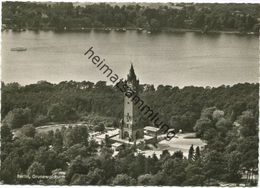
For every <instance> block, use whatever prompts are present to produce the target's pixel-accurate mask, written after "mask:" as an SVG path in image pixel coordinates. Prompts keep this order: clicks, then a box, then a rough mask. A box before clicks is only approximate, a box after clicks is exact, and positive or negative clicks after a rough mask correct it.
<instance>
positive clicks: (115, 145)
mask: <svg viewBox="0 0 260 188" xmlns="http://www.w3.org/2000/svg"><path fill="white" fill-rule="evenodd" d="M122 145H123V144H122V143H118V142H115V143H114V144H111V146H112V147H119V146H122Z"/></svg>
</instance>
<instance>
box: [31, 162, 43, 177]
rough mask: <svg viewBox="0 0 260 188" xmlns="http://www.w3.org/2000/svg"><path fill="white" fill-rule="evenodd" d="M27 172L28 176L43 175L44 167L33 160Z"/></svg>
mask: <svg viewBox="0 0 260 188" xmlns="http://www.w3.org/2000/svg"><path fill="white" fill-rule="evenodd" d="M27 173H28V175H29V176H33V175H44V174H45V169H44V166H43V165H41V164H40V163H39V162H33V163H32V164H31V166H30V167H29V168H28V171H27Z"/></svg>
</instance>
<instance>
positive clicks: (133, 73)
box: [127, 62, 136, 81]
mask: <svg viewBox="0 0 260 188" xmlns="http://www.w3.org/2000/svg"><path fill="white" fill-rule="evenodd" d="M127 80H129V81H133V80H136V75H135V70H134V66H133V63H132V62H131V67H130V71H129V74H128V75H127Z"/></svg>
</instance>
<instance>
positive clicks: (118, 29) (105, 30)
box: [1, 27, 258, 36]
mask: <svg viewBox="0 0 260 188" xmlns="http://www.w3.org/2000/svg"><path fill="white" fill-rule="evenodd" d="M5 31H7V32H8V31H12V32H25V31H35V32H38V31H53V32H57V33H65V32H68V33H69V32H80V33H82V32H83V33H89V32H92V31H94V32H103V33H110V32H111V31H114V32H119V33H124V32H126V31H136V32H138V33H140V34H141V33H147V34H158V33H187V32H193V33H201V34H238V35H256V36H258V33H255V32H240V31H236V30H228V29H227V30H209V31H207V32H203V31H202V29H197V28H189V29H187V28H178V29H177V28H161V29H160V30H156V31H151V30H147V29H144V28H138V27H101V28H95V27H91V28H88V27H86V28H83V27H82V28H66V27H64V29H61V30H57V29H55V28H54V27H45V28H40V29H37V28H30V27H29V28H22V29H16V28H4V29H2V30H1V32H5Z"/></svg>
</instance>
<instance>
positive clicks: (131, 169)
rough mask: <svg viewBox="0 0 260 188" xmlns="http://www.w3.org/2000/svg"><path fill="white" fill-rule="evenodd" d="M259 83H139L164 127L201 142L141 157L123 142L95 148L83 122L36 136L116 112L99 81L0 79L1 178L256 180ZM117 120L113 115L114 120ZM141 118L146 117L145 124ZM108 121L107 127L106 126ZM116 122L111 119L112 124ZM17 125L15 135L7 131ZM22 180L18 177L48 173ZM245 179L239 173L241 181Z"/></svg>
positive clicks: (119, 103)
mask: <svg viewBox="0 0 260 188" xmlns="http://www.w3.org/2000/svg"><path fill="white" fill-rule="evenodd" d="M258 88H259V85H258V84H249V83H244V84H236V85H234V86H220V87H216V88H210V87H206V88H203V87H193V86H190V87H184V88H182V89H180V88H178V87H171V86H163V85H159V86H158V87H157V88H156V89H155V88H154V86H153V85H141V86H140V88H139V89H140V95H141V96H142V97H143V98H144V99H145V100H147V102H148V103H149V104H150V105H151V106H154V107H155V108H157V109H158V110H160V114H161V115H162V116H163V118H165V120H168V121H169V122H171V126H173V127H175V128H182V129H183V130H184V131H192V130H194V131H195V132H196V134H197V136H198V137H200V138H201V139H203V140H204V141H205V142H206V143H207V145H206V147H205V148H204V149H203V150H200V148H193V146H191V147H190V150H189V156H188V158H186V157H184V156H183V153H182V152H181V151H177V152H175V153H174V154H172V155H171V154H170V153H169V152H168V151H167V150H164V151H163V152H162V154H161V156H160V158H158V157H157V156H156V155H153V156H152V157H145V156H144V155H143V154H140V153H139V154H136V152H135V151H136V147H134V146H133V147H128V146H125V147H124V148H123V149H121V150H120V151H119V153H118V155H116V156H113V150H112V149H111V148H110V143H109V141H108V140H105V141H104V142H103V143H102V144H101V145H98V144H97V143H96V142H95V141H94V140H92V139H91V138H90V137H89V130H88V127H86V126H78V127H68V128H65V127H63V128H62V129H60V130H56V131H55V132H54V131H49V132H47V133H40V132H37V131H36V130H35V127H37V126H41V125H43V124H45V123H47V122H49V121H53V122H72V121H80V120H81V121H82V120H84V117H86V116H87V115H88V114H99V115H100V116H104V117H105V116H112V117H115V119H119V118H120V117H121V116H122V109H123V96H122V93H121V92H120V91H118V89H117V87H112V86H107V85H106V82H104V81H99V82H97V83H95V84H94V83H92V82H86V81H83V82H75V81H69V82H67V81H64V82H60V83H59V84H51V83H49V82H46V81H40V82H38V83H36V84H30V85H26V86H21V85H19V84H18V83H8V84H5V83H3V82H2V117H3V121H2V123H3V126H2V127H1V173H0V175H1V176H0V177H1V181H2V182H4V183H7V184H59V185H67V184H69V185H175V186H183V185H193V186H195V185H197V186H199V185H200V186H205V185H216V186H217V185H220V183H221V182H228V183H241V182H242V183H245V184H247V185H256V181H255V180H254V179H253V178H252V177H253V175H256V174H257V173H258ZM116 121H117V120H116ZM147 123H148V122H147ZM106 126H107V125H106ZM113 126H117V122H115V123H113ZM14 128H20V129H21V133H22V135H21V136H19V137H16V138H13V136H12V133H11V131H12V129H14ZM62 172H64V173H65V177H64V178H60V179H33V178H32V179H28V178H18V177H19V176H18V175H21V174H26V175H28V176H29V177H30V176H32V175H55V174H59V173H62ZM243 176H246V178H242V177H243Z"/></svg>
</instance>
